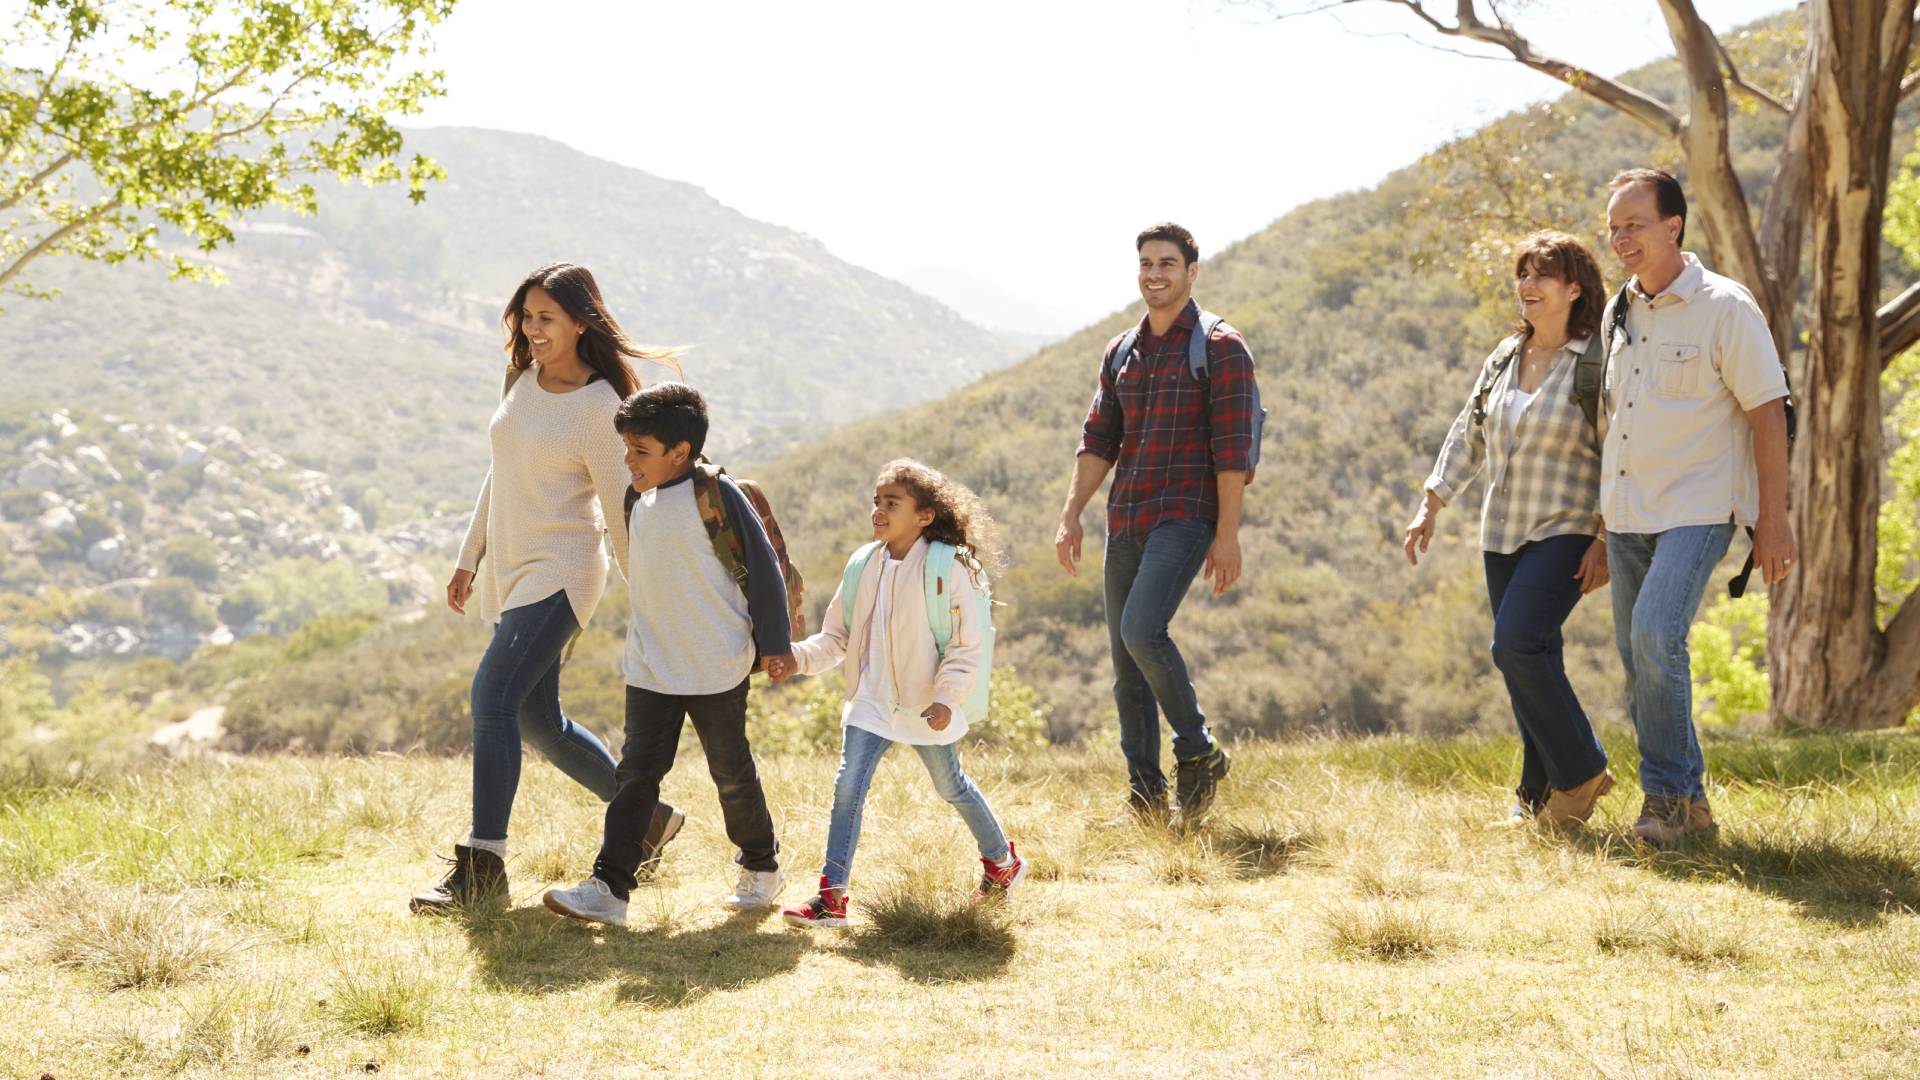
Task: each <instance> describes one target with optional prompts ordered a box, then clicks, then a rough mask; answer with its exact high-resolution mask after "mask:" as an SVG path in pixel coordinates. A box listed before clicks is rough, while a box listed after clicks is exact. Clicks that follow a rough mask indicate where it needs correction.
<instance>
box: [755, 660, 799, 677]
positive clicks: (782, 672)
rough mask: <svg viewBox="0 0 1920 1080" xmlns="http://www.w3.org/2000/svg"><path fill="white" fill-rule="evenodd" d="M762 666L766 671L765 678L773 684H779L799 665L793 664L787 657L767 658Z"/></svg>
mask: <svg viewBox="0 0 1920 1080" xmlns="http://www.w3.org/2000/svg"><path fill="white" fill-rule="evenodd" d="M762 666H764V667H765V668H766V669H767V678H769V679H772V680H773V681H774V682H779V681H780V680H782V679H784V678H786V677H787V676H789V675H792V674H793V673H794V672H795V670H796V669H798V668H799V666H800V665H798V664H796V663H794V662H793V657H792V656H791V655H788V656H769V657H767V658H766V660H765V661H764V662H763V665H762Z"/></svg>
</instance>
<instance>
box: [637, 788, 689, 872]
mask: <svg viewBox="0 0 1920 1080" xmlns="http://www.w3.org/2000/svg"><path fill="white" fill-rule="evenodd" d="M686 823H687V812H686V811H685V810H681V809H679V808H677V807H672V806H668V805H667V804H666V803H663V802H656V803H654V804H653V820H652V821H651V822H649V823H648V824H647V835H646V836H644V837H642V838H641V840H640V851H641V857H640V865H639V866H637V867H635V868H634V871H633V880H635V881H652V880H653V875H654V874H656V873H658V872H659V870H660V852H661V851H662V850H663V849H664V848H665V847H666V846H667V841H669V840H671V839H673V838H674V837H676V836H678V835H680V826H682V825H685V824H686Z"/></svg>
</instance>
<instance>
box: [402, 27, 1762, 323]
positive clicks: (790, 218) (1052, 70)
mask: <svg viewBox="0 0 1920 1080" xmlns="http://www.w3.org/2000/svg"><path fill="white" fill-rule="evenodd" d="M1279 2H1280V3H1283V4H1285V3H1287V2H1288V0H1279ZM1435 6H1437V7H1440V8H1451V6H1452V5H1451V4H1448V3H1439V4H1436V5H1435ZM1511 6H1512V7H1514V8H1516V9H1517V11H1518V14H1517V16H1516V22H1517V23H1518V25H1519V26H1520V27H1521V29H1522V30H1523V31H1524V32H1525V33H1527V34H1528V35H1529V37H1530V38H1531V39H1532V40H1533V41H1534V42H1535V44H1536V45H1537V46H1538V47H1539V48H1540V49H1542V50H1543V51H1548V52H1552V53H1556V54H1559V55H1562V56H1565V57H1567V58H1569V59H1572V60H1574V61H1576V62H1580V63H1583V64H1585V65H1588V66H1591V67H1595V68H1597V69H1599V70H1601V71H1603V72H1607V73H1617V72H1619V71H1622V70H1625V69H1627V68H1631V67H1634V66H1636V65H1639V64H1641V63H1644V62H1646V61H1648V60H1651V59H1653V58H1655V57H1656V56H1660V55H1664V54H1667V53H1670V52H1671V51H1672V47H1671V42H1670V41H1669V40H1668V38H1667V35H1666V30H1665V24H1664V23H1663V22H1662V21H1661V19H1660V16H1659V13H1658V11H1657V8H1656V5H1655V3H1654V2H1653V0H1533V2H1532V3H1525V2H1521V3H1518V4H1514V5H1511ZM1696 6H1697V7H1698V8H1699V9H1700V11H1701V12H1702V13H1703V14H1704V15H1705V16H1706V17H1707V18H1708V19H1709V20H1710V21H1711V22H1712V24H1713V25H1714V27H1715V28H1716V29H1717V30H1719V31H1721V32H1722V33H1723V34H1728V33H1730V32H1731V31H1732V28H1733V27H1735V26H1738V25H1741V24H1744V23H1746V22H1749V21H1751V20H1753V19H1755V18H1759V17H1761V16H1764V15H1766V14H1769V13H1771V12H1773V11H1777V10H1782V9H1784V8H1785V7H1786V6H1787V5H1786V4H1785V3H1784V2H1783V0H1696ZM1337 15H1338V18H1339V20H1340V21H1339V22H1335V21H1334V19H1333V18H1330V17H1328V16H1325V15H1320V16H1311V17H1305V18H1299V19H1291V20H1287V21H1284V22H1271V21H1263V20H1259V19H1257V18H1256V17H1254V16H1252V15H1250V14H1247V13H1244V12H1240V13H1235V14H1223V13H1222V12H1221V10H1220V8H1219V7H1218V6H1217V5H1216V4H1214V3H1212V2H1210V0H1194V2H1192V3H1189V2H1187V0H1021V2H1005V0H974V2H972V3H966V4H931V3H924V2H916V0H818V2H815V3H793V2H791V0H786V2H763V0H741V2H733V3H713V2H705V3H702V2H695V3H687V2H684V0H676V2H664V0H626V2H613V0H599V2H595V0H544V2H543V3H542V4H540V5H538V6H535V5H530V4H526V3H524V2H515V0H461V3H460V5H459V6H458V7H457V8H456V9H455V14H454V16H453V17H452V19H451V20H449V22H448V23H447V24H446V25H444V26H443V27H441V28H440V29H439V31H437V33H436V41H437V46H438V48H437V54H436V62H437V63H438V64H439V65H441V66H442V67H443V68H444V70H445V71H446V73H447V87H448V95H447V97H446V98H445V99H444V100H442V101H440V102H438V103H436V104H435V105H433V106H432V107H431V110H430V112H429V113H428V114H427V115H426V116H425V117H423V118H420V119H418V120H416V121H413V122H416V123H423V124H459V125H478V126H484V127H494V128H506V129H509V130H514V131H524V132H532V133H535V134H541V135H547V136H550V137H552V138H555V139H558V140H560V141H561V142H564V143H566V144H568V145H570V146H573V147H576V148H578V149H581V150H584V151H586V152H588V153H591V154H594V155H596V156H600V157H604V158H608V159H611V160H614V161H617V162H620V163H622V164H626V165H632V166H635V167H637V168H640V169H644V170H646V171H648V172H651V173H655V174H658V175H661V176H666V177H670V178H673V179H676V180H686V181H690V182H692V183H695V184H698V185H700V186H702V187H704V188H706V189H707V190H708V191H709V192H711V193H712V194H713V195H714V196H715V197H716V198H718V199H720V200H721V201H722V202H724V203H727V204H728V205H730V206H733V207H735V208H737V209H739V210H742V211H744V212H745V213H747V214H750V215H752V216H754V217H757V218H761V219H763V220H766V221H771V222H775V223H778V224H781V225H785V226H788V227H791V228H794V229H798V230H800V231H802V232H805V233H809V234H811V235H813V236H815V237H818V238H819V239H820V240H822V241H823V242H824V243H825V244H826V245H827V247H828V248H829V249H831V250H832V251H833V252H834V253H835V254H837V255H839V256H841V257H842V258H845V259H848V260H851V261H853V262H856V263H859V264H861V265H864V266H867V267H870V268H872V269H875V270H878V271H880V272H882V273H885V274H892V275H897V274H901V273H905V272H907V271H911V270H914V269H918V268H921V267H929V266H931V267H949V268H954V269H958V270H962V271H965V272H967V273H971V274H974V275H977V276H979V277H982V278H986V279H988V280H991V281H993V282H996V283H998V284H999V285H1001V286H1002V287H1004V288H1006V289H1008V290H1010V291H1012V292H1014V293H1017V294H1019V295H1021V296H1023V297H1026V298H1030V299H1032V300H1034V301H1038V302H1042V303H1047V304H1052V305H1055V306H1058V307H1063V308H1068V309H1071V310H1074V311H1076V312H1080V313H1082V314H1084V315H1086V316H1087V317H1089V318H1091V317H1094V316H1098V315H1101V314H1104V313H1106V312H1109V311H1111V310H1113V309H1115V308H1116V307H1118V306H1120V305H1121V304H1123V303H1125V302H1126V301H1128V300H1129V299H1131V298H1133V297H1134V296H1135V295H1136V294H1135V293H1134V287H1133V274H1132V267H1133V251H1132V237H1133V234H1134V232H1136V231H1137V230H1138V229H1139V228H1140V227H1142V226H1143V225H1145V224H1147V223H1149V222H1152V221H1156V220H1161V219H1171V220H1175V221H1179V222H1181V223H1183V224H1185V225H1187V226H1188V227H1189V228H1191V229H1192V230H1194V232H1195V233H1196V234H1197V236H1198V238H1199V240H1200V243H1201V247H1202V251H1203V254H1204V253H1205V252H1208V251H1217V250H1219V248H1220V247H1221V246H1223V245H1224V244H1225V243H1227V242H1228V241H1231V240H1234V239H1238V238H1240V237H1242V236H1245V235H1247V234H1249V233H1252V232H1254V231H1256V230H1258V229H1260V228H1261V227H1262V226H1264V225H1266V224H1267V223H1268V222H1270V221H1272V220H1273V219H1274V218H1276V217H1278V216H1280V215H1281V214H1283V213H1285V212H1286V211H1287V210H1288V209H1290V208H1292V207H1294V206H1296V205H1299V204H1300V203H1302V202H1305V201H1307V200H1309V199H1313V198H1316V197H1319V196H1323V195H1329V194H1333V193H1336V192H1340V191H1346V190H1351V189H1354V188H1359V187H1366V186H1370V185H1371V184H1373V183H1375V182H1376V181H1378V180H1379V179H1380V178H1382V177H1383V176H1385V175H1386V174H1387V173H1388V172H1390V171H1392V170H1393V169H1395V168H1398V167H1400V166H1402V165H1405V164H1408V163H1410V162H1411V161H1412V160H1414V159H1415V158H1416V157H1417V156H1418V155H1419V154H1420V153H1421V152H1422V151H1424V150H1427V149H1430V148H1432V147H1433V146H1435V145H1437V144H1439V143H1441V142H1443V141H1445V140H1446V139H1448V138H1449V137H1451V136H1453V135H1455V134H1458V133H1460V132H1463V131H1466V130H1469V129H1471V128H1473V127H1476V126H1478V125H1479V124H1480V123H1482V122H1483V121H1485V120H1487V119H1490V118H1492V117H1494V116H1497V115H1499V114H1501V113H1503V112H1506V111H1508V110H1509V109H1512V108H1514V107H1517V106H1520V105H1523V104H1526V103H1529V102H1533V101H1539V100H1543V99H1546V98H1549V97H1552V96H1556V95H1557V94H1558V93H1559V92H1560V90H1561V87H1560V85H1559V84H1558V83H1555V82H1553V81H1552V80H1549V79H1547V78H1546V77H1545V76H1542V75H1537V74H1534V73H1533V72H1530V71H1527V70H1525V69H1523V68H1521V67H1519V66H1518V65H1516V64H1513V63H1511V62H1496V61H1492V60H1485V59H1472V58H1468V57H1463V56H1459V55H1455V54H1452V53H1449V52H1444V51H1439V50H1437V49H1435V48H1431V47H1429V46H1431V45H1435V44H1438V45H1445V46H1449V47H1467V48H1470V46H1461V45H1456V43H1454V42H1453V41H1451V40H1450V39H1442V38H1439V37H1436V36H1434V35H1431V34H1429V33H1424V32H1423V28H1422V27H1421V26H1420V24H1419V23H1417V21H1416V20H1415V19H1414V18H1413V17H1412V16H1411V15H1410V14H1408V13H1407V12H1405V11H1404V10H1400V9H1397V8H1393V7H1389V6H1387V5H1384V4H1366V3H1363V4H1357V5H1353V6H1352V7H1350V8H1342V9H1341V10H1340V11H1339V12H1337ZM1343 24H1344V27H1345V29H1343V28H1342V25H1343ZM1402 33H1404V34H1405V35H1406V36H1404V37H1403V36H1401V34H1402ZM564 254H565V253H564V252H556V253H555V257H556V258H558V257H563V256H564Z"/></svg>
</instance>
